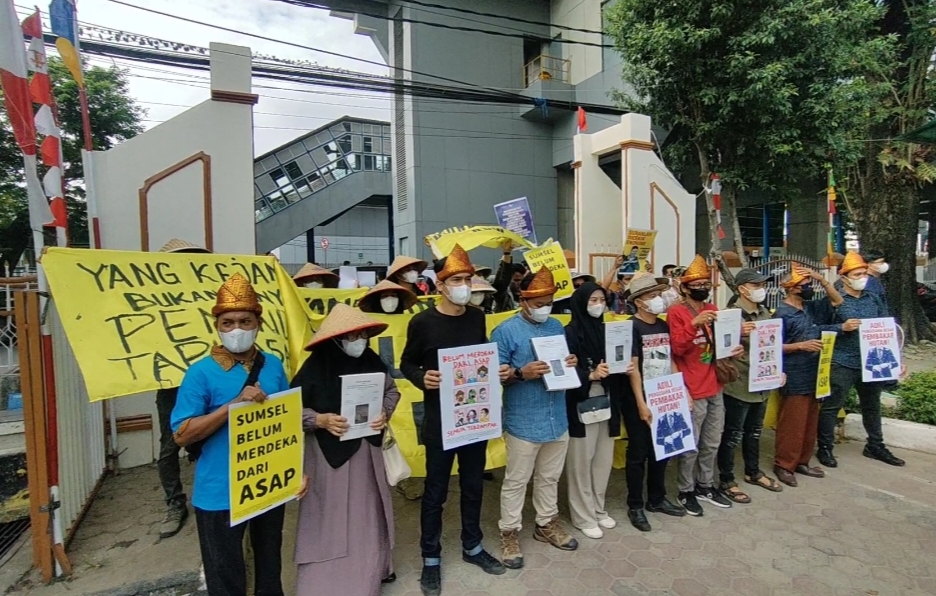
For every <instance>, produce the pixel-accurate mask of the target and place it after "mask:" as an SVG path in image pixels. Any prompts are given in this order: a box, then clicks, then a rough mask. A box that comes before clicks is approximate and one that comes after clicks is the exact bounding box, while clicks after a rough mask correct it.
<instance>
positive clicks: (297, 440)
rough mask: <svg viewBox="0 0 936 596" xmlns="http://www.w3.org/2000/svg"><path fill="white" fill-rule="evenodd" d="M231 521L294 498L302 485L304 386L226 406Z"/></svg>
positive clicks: (250, 516) (263, 510) (237, 520)
mask: <svg viewBox="0 0 936 596" xmlns="http://www.w3.org/2000/svg"><path fill="white" fill-rule="evenodd" d="M228 431H229V434H228V437H229V442H230V458H231V461H230V471H231V472H230V473H231V480H230V483H229V484H230V491H231V525H232V526H233V525H236V524H239V523H241V522H244V521H247V520H248V519H251V518H253V517H257V516H258V515H260V514H262V513H265V512H267V511H269V510H270V509H273V508H274V507H277V506H279V505H282V504H283V503H286V502H287V501H291V500H292V499H294V498H296V495H297V494H298V493H299V487H300V486H301V485H302V456H303V439H304V438H305V435H304V434H303V430H302V390H301V389H299V388H296V389H290V390H288V391H283V392H282V393H277V394H274V395H271V396H270V398H269V399H268V400H266V401H265V402H263V403H262V404H258V403H255V402H241V403H237V404H233V405H231V406H230V408H228Z"/></svg>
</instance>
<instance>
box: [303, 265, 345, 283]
mask: <svg viewBox="0 0 936 596" xmlns="http://www.w3.org/2000/svg"><path fill="white" fill-rule="evenodd" d="M313 277H324V278H325V279H323V280H322V281H323V282H324V281H326V280H328V281H334V282H336V285H337V282H338V276H337V275H335V274H334V273H332V272H331V271H329V270H328V269H326V268H324V267H319V266H318V265H316V264H315V263H306V264H305V265H303V266H302V269H300V270H299V272H298V273H296V274H295V275H293V281H294V282H296V284H304V283H306V282H307V281H311V280H312V278H313Z"/></svg>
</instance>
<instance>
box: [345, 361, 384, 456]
mask: <svg viewBox="0 0 936 596" xmlns="http://www.w3.org/2000/svg"><path fill="white" fill-rule="evenodd" d="M386 378H387V375H386V374H384V373H365V374H361V375H342V377H341V416H342V418H344V419H346V420H347V421H348V427H349V428H348V430H347V432H345V434H343V435H341V440H342V441H350V440H352V439H361V438H363V437H369V436H371V435H376V434H380V431H379V430H374V429H372V428H371V426H370V425H371V422H373V421H375V420H377V418H379V417H380V414H381V413H382V412H383V395H384V383H385V381H386Z"/></svg>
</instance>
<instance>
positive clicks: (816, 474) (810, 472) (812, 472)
mask: <svg viewBox="0 0 936 596" xmlns="http://www.w3.org/2000/svg"><path fill="white" fill-rule="evenodd" d="M796 473H797V474H802V475H803V476H809V477H810V478H825V470H823V469H822V468H820V467H819V466H814V467H810V466H807V465H806V464H800V465H798V466H796Z"/></svg>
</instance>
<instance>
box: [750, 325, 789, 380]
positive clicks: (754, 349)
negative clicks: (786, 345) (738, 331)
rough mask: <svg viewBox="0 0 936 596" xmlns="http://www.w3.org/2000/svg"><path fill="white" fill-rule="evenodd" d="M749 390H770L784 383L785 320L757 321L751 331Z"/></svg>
mask: <svg viewBox="0 0 936 596" xmlns="http://www.w3.org/2000/svg"><path fill="white" fill-rule="evenodd" d="M750 340H751V353H750V354H749V355H748V358H749V359H750V364H751V371H750V375H749V377H748V391H750V392H752V393H753V392H757V391H770V390H771V389H777V388H779V387H781V386H782V385H783V320H782V319H767V320H766V321H755V323H754V331H751V336H750Z"/></svg>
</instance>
